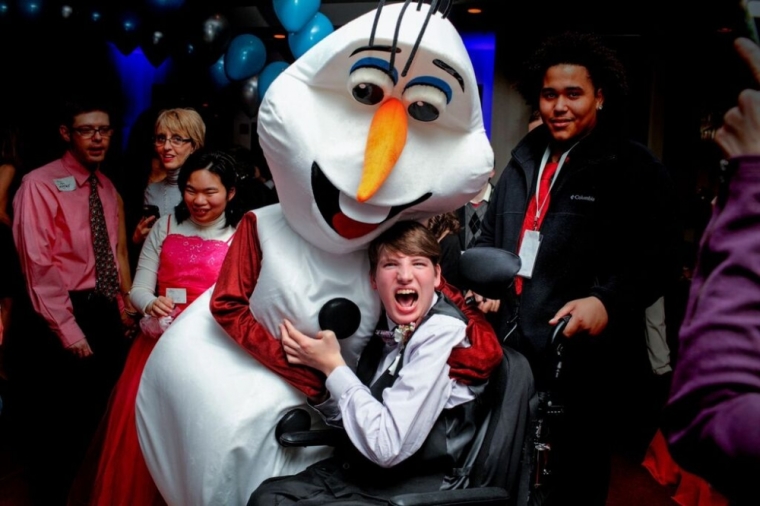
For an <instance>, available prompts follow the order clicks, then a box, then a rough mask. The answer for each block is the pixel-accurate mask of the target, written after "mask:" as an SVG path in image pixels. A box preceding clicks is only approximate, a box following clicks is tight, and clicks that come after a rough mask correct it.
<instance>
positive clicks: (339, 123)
mask: <svg viewBox="0 0 760 506" xmlns="http://www.w3.org/2000/svg"><path fill="white" fill-rule="evenodd" d="M437 4H438V1H437V0H433V6H436V5H437ZM434 10H438V9H437V8H436V7H431V6H430V5H428V4H424V3H422V2H419V1H417V0H415V1H413V2H410V1H406V2H405V3H398V4H393V5H388V6H382V5H381V7H379V8H378V9H377V10H375V11H372V12H370V13H368V14H365V15H364V16H361V17H360V18H357V19H356V20H354V21H352V22H350V23H348V24H346V25H344V26H343V27H342V28H340V29H338V30H336V31H335V32H333V33H332V34H330V35H329V36H327V37H326V38H325V39H324V40H322V41H321V42H320V43H318V44H317V45H316V46H314V47H313V48H311V49H310V50H309V51H308V52H307V53H306V54H304V55H303V56H302V57H301V58H299V59H298V60H297V61H296V62H295V63H293V64H292V65H290V66H289V67H288V68H287V69H286V70H285V71H284V72H283V73H282V74H280V76H279V77H278V78H277V79H275V81H274V82H273V83H272V85H271V86H270V87H269V89H268V90H267V92H266V95H265V98H264V100H263V102H262V104H261V107H260V108H259V119H258V133H259V139H260V142H261V146H262V149H263V151H264V154H265V156H266V158H267V161H268V163H269V166H270V169H271V171H272V175H273V177H274V180H275V183H276V185H277V192H278V195H279V198H280V203H281V205H282V210H283V213H284V215H285V218H286V219H287V221H288V223H289V224H290V226H291V227H292V228H293V229H295V230H296V232H297V233H298V234H300V235H301V236H302V237H303V238H304V239H305V240H307V241H309V242H310V243H312V244H314V246H316V247H318V248H320V249H323V250H325V251H328V252H333V253H347V252H350V251H354V250H357V249H360V248H363V247H366V246H367V245H368V244H369V242H370V241H371V240H372V239H374V238H375V237H376V236H377V235H379V234H380V233H381V232H382V231H383V230H385V229H387V228H388V227H390V226H391V225H392V224H393V223H395V222H396V221H398V220H399V219H417V220H419V219H422V218H427V217H430V216H433V215H435V214H439V213H442V212H446V211H452V210H454V209H456V208H457V207H459V206H461V205H463V204H464V203H466V202H467V201H468V200H469V199H470V198H472V196H474V195H475V194H476V193H477V192H478V191H479V190H480V189H481V188H482V187H483V185H484V184H485V183H486V181H487V179H488V175H489V173H490V172H491V170H492V169H493V151H492V149H491V146H490V144H489V142H488V139H487V137H486V133H485V129H484V128H483V117H482V114H481V110H480V100H479V96H478V87H477V84H476V81H475V74H474V72H473V69H472V63H471V62H470V59H469V56H468V54H467V51H466V49H465V47H464V44H463V43H462V39H461V37H460V36H459V34H458V33H457V31H456V29H455V28H454V26H453V25H452V24H451V23H450V22H449V21H448V20H447V19H445V16H444V15H442V14H441V13H440V12H434Z"/></svg>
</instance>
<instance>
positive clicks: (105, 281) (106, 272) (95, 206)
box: [88, 174, 119, 300]
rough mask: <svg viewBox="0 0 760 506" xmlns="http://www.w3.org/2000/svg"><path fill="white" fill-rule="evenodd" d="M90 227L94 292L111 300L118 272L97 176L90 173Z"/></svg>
mask: <svg viewBox="0 0 760 506" xmlns="http://www.w3.org/2000/svg"><path fill="white" fill-rule="evenodd" d="M88 181H89V182H90V229H91V231H92V246H93V249H94V250H95V292H96V293H99V294H101V295H103V296H104V297H106V298H107V299H108V300H113V298H114V297H115V296H116V293H117V292H118V291H119V272H118V271H117V270H116V262H115V261H114V257H113V251H112V250H111V242H110V241H109V240H108V229H107V228H106V217H105V215H104V214H103V203H102V202H101V201H100V196H98V178H97V176H96V175H95V174H92V175H90V178H89V179H88Z"/></svg>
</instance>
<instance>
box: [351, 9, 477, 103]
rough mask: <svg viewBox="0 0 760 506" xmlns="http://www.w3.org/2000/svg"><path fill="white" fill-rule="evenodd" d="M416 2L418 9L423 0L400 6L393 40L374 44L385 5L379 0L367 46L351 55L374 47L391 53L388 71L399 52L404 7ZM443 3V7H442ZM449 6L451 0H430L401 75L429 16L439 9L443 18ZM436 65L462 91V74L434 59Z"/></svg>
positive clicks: (408, 64)
mask: <svg viewBox="0 0 760 506" xmlns="http://www.w3.org/2000/svg"><path fill="white" fill-rule="evenodd" d="M414 1H416V2H417V10H418V11H419V10H420V9H422V4H423V3H424V0H405V2H404V6H403V7H402V8H401V12H400V13H399V15H398V20H397V21H396V31H395V33H394V34H393V42H392V44H391V46H390V48H389V47H388V46H375V31H376V30H377V22H378V20H379V19H380V13H381V12H382V10H383V7H384V6H385V0H380V2H379V3H378V6H377V12H376V14H375V21H374V23H372V32H371V33H370V36H369V44H367V46H365V47H362V48H360V49H357V50H356V51H354V52H353V53H351V55H352V56H353V55H354V54H356V53H357V52H359V51H363V50H369V49H374V50H376V51H388V52H389V53H390V54H391V58H390V61H389V62H388V71H389V72H390V71H391V70H392V69H393V67H394V64H395V63H396V53H399V52H400V51H399V49H398V47H397V45H398V33H399V30H401V21H402V20H403V19H404V13H405V12H406V8H407V7H409V4H411V3H412V2H414ZM444 4H445V7H444ZM451 6H452V1H451V0H431V1H430V8H429V9H428V13H427V16H426V17H425V22H424V23H423V24H422V28H421V29H420V33H419V35H417V40H416V41H415V42H414V47H412V51H411V52H410V53H409V58H408V59H407V61H406V65H404V70H403V71H402V72H401V76H402V77H405V76H406V75H407V73H409V67H411V66H412V61H414V56H415V55H416V54H417V49H418V48H419V46H420V42H421V41H422V36H423V35H425V30H426V29H427V25H428V22H429V21H430V16H432V15H433V14H434V13H435V12H436V11H438V10H440V11H441V15H442V17H443V18H444V19H445V18H446V17H447V16H448V15H449V12H451ZM433 63H434V64H435V65H436V66H437V67H439V68H441V69H443V70H444V71H446V72H448V73H449V74H451V75H452V76H453V77H454V78H455V79H456V80H457V81H459V85H460V86H461V87H462V91H464V80H463V79H462V76H460V75H459V73H458V72H457V71H456V70H454V69H453V68H452V67H451V66H450V65H447V64H446V63H444V62H442V61H440V60H435V61H434V62H433Z"/></svg>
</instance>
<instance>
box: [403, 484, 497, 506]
mask: <svg viewBox="0 0 760 506" xmlns="http://www.w3.org/2000/svg"><path fill="white" fill-rule="evenodd" d="M507 501H509V492H507V491H506V490H505V489H503V488H500V487H482V488H465V489H457V490H437V491H435V492H422V493H417V494H401V495H397V496H395V497H391V499H390V504H391V506H435V505H438V506H447V505H448V506H503V505H504V504H507Z"/></svg>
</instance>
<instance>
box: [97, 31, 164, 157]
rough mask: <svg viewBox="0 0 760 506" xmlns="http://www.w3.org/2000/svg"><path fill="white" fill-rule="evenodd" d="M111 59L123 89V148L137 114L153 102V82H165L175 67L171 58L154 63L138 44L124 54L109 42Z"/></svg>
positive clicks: (125, 145)
mask: <svg viewBox="0 0 760 506" xmlns="http://www.w3.org/2000/svg"><path fill="white" fill-rule="evenodd" d="M108 52H109V54H110V59H111V62H112V63H113V64H114V67H115V68H116V72H117V73H118V75H119V79H120V81H121V88H122V90H123V92H124V124H123V125H122V131H123V132H124V137H123V142H124V146H123V149H126V147H127V141H128V140H129V132H130V130H131V129H132V126H133V125H134V123H135V121H137V118H138V117H139V116H140V114H142V112H143V111H145V110H146V109H148V107H150V106H151V103H152V101H153V97H152V94H153V86H154V85H155V84H166V81H167V79H168V77H169V74H170V72H171V69H172V63H171V60H170V59H167V60H166V61H165V62H164V63H162V64H161V65H159V66H158V68H156V67H154V66H153V65H152V64H151V63H150V61H148V59H147V58H146V57H145V54H143V52H142V49H140V48H139V47H138V48H137V49H135V50H134V51H132V52H131V53H130V54H129V55H126V56H125V55H124V54H122V52H121V51H119V48H117V47H116V46H115V45H114V44H113V43H112V42H109V43H108Z"/></svg>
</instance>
